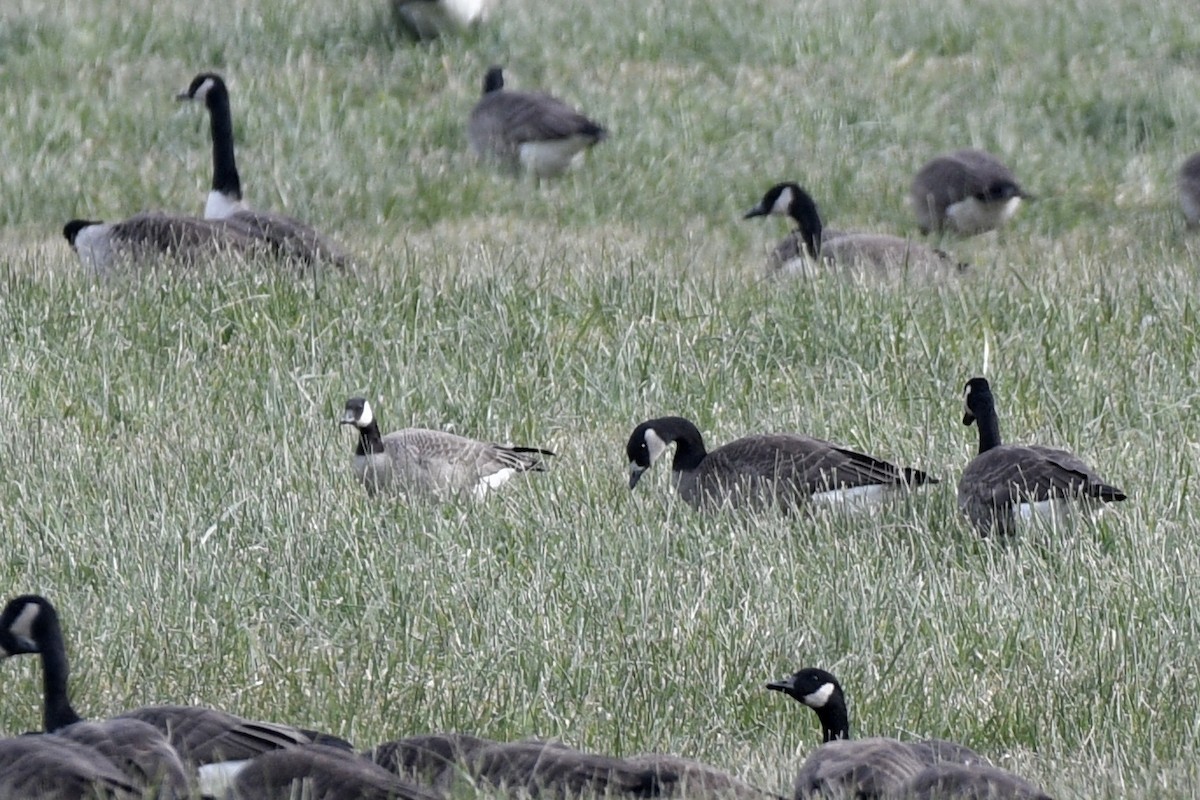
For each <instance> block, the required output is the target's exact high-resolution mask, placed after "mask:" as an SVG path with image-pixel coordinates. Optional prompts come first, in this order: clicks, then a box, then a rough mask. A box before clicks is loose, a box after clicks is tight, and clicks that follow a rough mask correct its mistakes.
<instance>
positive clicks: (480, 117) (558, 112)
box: [467, 66, 608, 179]
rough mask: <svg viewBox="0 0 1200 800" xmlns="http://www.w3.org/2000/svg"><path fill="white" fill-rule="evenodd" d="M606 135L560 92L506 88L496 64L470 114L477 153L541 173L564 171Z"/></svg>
mask: <svg viewBox="0 0 1200 800" xmlns="http://www.w3.org/2000/svg"><path fill="white" fill-rule="evenodd" d="M607 136H608V132H607V131H605V130H604V127H603V126H601V125H600V124H599V123H597V122H593V121H592V120H590V119H588V118H587V117H585V116H584V115H583V114H582V113H580V112H579V111H576V110H575V109H574V108H572V107H571V106H569V105H567V104H566V103H564V102H563V101H562V100H559V99H558V98H557V97H553V96H551V95H548V94H545V93H543V92H516V91H512V90H510V89H505V88H504V70H503V69H501V68H500V67H497V66H493V67H489V68H488V71H487V73H486V74H485V75H484V78H483V96H482V97H480V98H479V101H478V102H477V103H476V104H475V107H474V108H473V109H472V110H471V116H470V118H469V119H468V120H467V141H468V143H469V144H470V145H471V150H472V151H474V153H475V155H477V156H478V157H480V158H482V159H488V160H491V161H495V162H497V163H499V164H501V165H503V166H506V167H508V168H509V169H511V170H513V171H514V172H517V171H520V170H522V169H523V170H525V171H527V172H529V173H531V174H532V175H533V176H534V177H535V178H539V179H540V178H552V177H555V176H558V175H561V174H562V173H563V172H565V171H566V170H567V168H568V167H570V166H571V164H573V163H574V162H575V161H576V160H577V159H578V158H580V157H581V156H582V154H583V152H584V151H585V150H587V149H589V148H591V147H593V146H594V145H596V144H598V143H600V142H602V141H604V139H605V138H606V137H607Z"/></svg>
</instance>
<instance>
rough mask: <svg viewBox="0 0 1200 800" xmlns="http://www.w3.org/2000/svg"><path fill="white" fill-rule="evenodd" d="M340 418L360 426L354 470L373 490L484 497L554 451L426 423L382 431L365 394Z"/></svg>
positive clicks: (534, 467) (352, 400) (350, 403)
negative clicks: (425, 425) (436, 428)
mask: <svg viewBox="0 0 1200 800" xmlns="http://www.w3.org/2000/svg"><path fill="white" fill-rule="evenodd" d="M340 422H341V424H342V425H353V426H354V427H355V429H356V430H357V431H358V434H359V436H358V444H357V445H356V446H355V449H354V461H353V464H354V474H355V475H356V476H357V477H358V479H359V481H361V482H362V484H363V486H365V487H366V489H367V491H368V492H371V493H372V494H374V493H375V492H377V491H380V490H386V489H397V490H400V491H402V492H411V493H416V494H421V493H429V494H433V495H439V496H446V495H450V494H455V493H458V492H470V493H471V494H473V495H474V496H475V497H478V498H482V497H483V496H484V495H486V494H487V492H488V491H489V490H491V489H496V488H498V487H500V486H501V485H503V484H504V483H506V482H507V481H508V479H509V478H511V477H512V476H514V475H516V474H518V473H521V472H541V471H544V470H545V469H546V466H545V463H544V461H543V458H544V457H545V456H553V455H554V453H552V452H551V451H549V450H543V449H541V448H538V447H513V446H510V445H499V444H490V443H488V442H480V441H476V440H474V439H468V438H466V437H464V436H457V435H455V434H453V433H446V432H444V431H434V430H427V429H425V428H405V429H403V430H399V431H395V432H393V433H389V434H387V435H386V436H384V435H381V434H380V432H379V422H378V421H377V420H376V419H375V412H374V410H373V409H372V408H371V404H370V403H369V402H367V400H366V399H364V398H362V397H352V398H350V399H349V400H347V401H346V407H345V410H344V411H343V413H342V418H341V420H340Z"/></svg>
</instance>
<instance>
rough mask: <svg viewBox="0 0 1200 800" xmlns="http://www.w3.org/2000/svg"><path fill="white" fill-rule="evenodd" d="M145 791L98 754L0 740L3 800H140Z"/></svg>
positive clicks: (54, 740) (34, 740)
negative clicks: (101, 799)
mask: <svg viewBox="0 0 1200 800" xmlns="http://www.w3.org/2000/svg"><path fill="white" fill-rule="evenodd" d="M144 788H145V787H143V786H138V785H136V784H134V783H131V782H130V781H129V779H128V777H127V776H126V775H125V774H124V773H122V772H121V770H119V769H118V768H117V767H116V766H115V765H114V764H112V762H110V761H109V760H108V759H107V758H105V757H104V756H103V755H101V754H100V753H98V752H96V751H95V750H93V749H92V748H90V747H88V746H87V745H84V744H80V743H79V742H75V741H72V740H70V739H67V738H64V737H62V736H53V735H46V736H16V737H13V738H10V739H0V798H4V800H99V799H100V798H103V800H135V799H136V800H142V798H143V797H144V795H143V789H144ZM168 796H170V795H166V794H164V795H163V797H164V798H165V797H168ZM183 796H184V795H179V797H181V798H182V797H183Z"/></svg>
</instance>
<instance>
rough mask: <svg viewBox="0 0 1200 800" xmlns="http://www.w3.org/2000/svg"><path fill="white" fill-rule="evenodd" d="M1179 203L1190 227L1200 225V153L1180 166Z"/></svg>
mask: <svg viewBox="0 0 1200 800" xmlns="http://www.w3.org/2000/svg"><path fill="white" fill-rule="evenodd" d="M1179 205H1180V206H1181V207H1182V208H1183V216H1184V217H1185V218H1186V219H1187V225H1188V227H1189V228H1195V227H1200V153H1196V154H1194V155H1192V156H1191V157H1190V158H1188V160H1187V161H1185V162H1183V166H1182V167H1180V168H1179Z"/></svg>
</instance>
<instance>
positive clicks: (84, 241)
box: [75, 223, 113, 274]
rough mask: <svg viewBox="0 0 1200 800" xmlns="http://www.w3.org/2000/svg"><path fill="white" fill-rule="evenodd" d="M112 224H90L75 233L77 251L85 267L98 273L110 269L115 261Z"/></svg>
mask: <svg viewBox="0 0 1200 800" xmlns="http://www.w3.org/2000/svg"><path fill="white" fill-rule="evenodd" d="M112 227H113V226H112V225H110V224H108V223H101V224H99V225H89V226H87V227H86V228H83V229H81V230H80V231H79V233H77V234H75V252H76V253H78V254H79V260H80V262H81V263H82V264H83V266H84V267H85V268H87V269H88V270H90V271H91V272H93V273H96V274H102V273H104V272H107V271H108V268H109V267H111V266H112V263H113V246H112V239H111V238H109V237H110V235H111V234H112Z"/></svg>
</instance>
